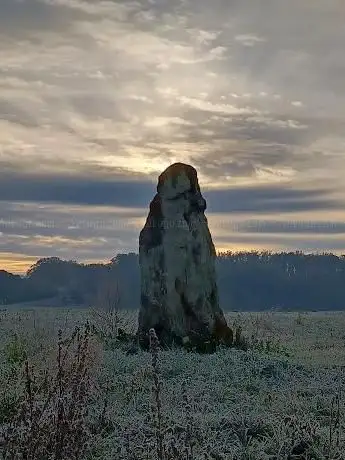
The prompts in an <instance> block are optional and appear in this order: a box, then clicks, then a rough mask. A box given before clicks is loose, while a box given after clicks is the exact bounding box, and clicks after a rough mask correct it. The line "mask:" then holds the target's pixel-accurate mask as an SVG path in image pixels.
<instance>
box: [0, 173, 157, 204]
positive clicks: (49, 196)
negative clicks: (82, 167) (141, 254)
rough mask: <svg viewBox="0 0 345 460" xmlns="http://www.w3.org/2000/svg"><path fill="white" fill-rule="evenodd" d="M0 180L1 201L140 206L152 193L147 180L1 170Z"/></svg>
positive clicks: (152, 188) (145, 202)
mask: <svg viewBox="0 0 345 460" xmlns="http://www.w3.org/2000/svg"><path fill="white" fill-rule="evenodd" d="M1 176H2V177H1ZM0 179H1V180H0V200H1V201H30V202H35V201H37V202H43V203H44V202H46V203H66V204H89V205H104V206H108V205H116V206H124V207H140V206H147V204H148V203H149V201H150V200H151V198H152V196H153V194H154V192H153V190H154V186H153V185H152V184H151V183H150V182H139V181H128V180H127V181H125V180H122V181H121V180H117V181H106V180H97V179H92V178H90V177H82V176H79V177H78V176H75V177H73V176H61V177H58V176H56V177H54V176H51V177H49V176H38V175H30V176H29V175H19V174H1V173H0Z"/></svg>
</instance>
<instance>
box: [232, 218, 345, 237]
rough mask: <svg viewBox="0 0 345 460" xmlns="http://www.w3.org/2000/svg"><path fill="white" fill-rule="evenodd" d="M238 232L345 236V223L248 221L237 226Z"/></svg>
mask: <svg viewBox="0 0 345 460" xmlns="http://www.w3.org/2000/svg"><path fill="white" fill-rule="evenodd" d="M236 230H237V231H238V232H243V233H273V234H281V233H288V234H309V235H344V234H345V222H337V221H329V222H322V221H310V222H308V221H303V220H301V221H296V220H288V221H275V220H246V221H243V222H240V223H239V224H238V225H236Z"/></svg>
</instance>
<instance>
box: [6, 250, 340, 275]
mask: <svg viewBox="0 0 345 460" xmlns="http://www.w3.org/2000/svg"><path fill="white" fill-rule="evenodd" d="M229 252H230V253H231V254H232V255H238V254H251V253H259V254H260V253H264V252H269V253H270V254H272V255H276V254H284V253H285V254H289V253H295V254H297V253H301V254H302V255H303V256H307V255H313V256H323V255H333V256H336V257H338V258H345V253H344V254H342V253H338V254H337V253H335V252H328V251H322V252H317V251H316V252H301V251H298V250H295V251H286V252H284V251H272V250H270V249H262V250H257V249H250V250H236V251H233V250H228V249H227V250H224V251H216V257H219V256H221V255H224V254H226V253H229ZM123 254H125V255H128V254H135V255H136V256H139V253H136V252H128V253H118V254H115V256H113V257H111V258H110V259H108V260H96V259H95V260H85V261H80V260H76V259H63V258H60V257H58V259H59V260H61V261H62V262H76V263H77V264H79V265H85V266H88V265H93V264H96V265H107V264H110V263H111V259H113V258H114V257H116V256H118V255H123ZM54 257H56V256H52V257H49V256H48V257H42V258H37V259H35V260H33V262H32V263H31V264H30V265H28V266H27V267H25V269H22V271H15V270H14V271H11V270H7V269H5V268H3V267H0V272H1V271H6V272H8V273H10V274H13V275H20V276H25V275H26V273H27V271H28V269H29V268H31V267H32V266H33V265H35V264H36V263H37V262H38V261H39V260H42V259H44V258H48V259H52V258H54Z"/></svg>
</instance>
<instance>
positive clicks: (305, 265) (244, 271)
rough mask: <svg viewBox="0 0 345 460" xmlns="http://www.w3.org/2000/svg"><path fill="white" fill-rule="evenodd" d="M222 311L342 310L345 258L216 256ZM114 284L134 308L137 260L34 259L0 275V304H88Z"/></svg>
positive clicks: (248, 253)
mask: <svg viewBox="0 0 345 460" xmlns="http://www.w3.org/2000/svg"><path fill="white" fill-rule="evenodd" d="M216 271H217V278H218V288H219V297H220V305H221V307H222V308H223V310H238V311H257V310H267V309H272V308H275V309H279V310H342V309H345V255H342V256H337V255H335V254H331V253H321V254H304V253H303V252H300V251H296V252H280V253H273V252H270V251H246V252H231V251H228V252H221V253H218V254H217V258H216ZM107 283H108V284H113V283H117V284H118V286H119V287H120V290H121V303H122V307H123V308H126V309H137V308H138V307H139V304H140V272H139V256H138V254H135V253H128V254H118V255H117V256H116V257H114V258H113V259H111V260H110V261H109V263H107V264H81V263H78V262H76V261H74V260H69V261H66V260H62V259H59V258H57V257H50V258H43V259H39V260H38V261H37V262H36V263H35V264H34V265H32V266H31V267H30V268H29V270H28V271H27V272H26V273H25V275H24V276H19V275H13V274H11V273H8V272H6V271H4V270H2V271H0V303H1V304H3V305H6V304H11V303H21V302H28V301H39V300H41V299H55V304H56V305H83V306H88V305H90V304H92V302H94V299H95V298H97V295H98V294H99V291H100V289H103V288H104V286H105V285H106V284H107Z"/></svg>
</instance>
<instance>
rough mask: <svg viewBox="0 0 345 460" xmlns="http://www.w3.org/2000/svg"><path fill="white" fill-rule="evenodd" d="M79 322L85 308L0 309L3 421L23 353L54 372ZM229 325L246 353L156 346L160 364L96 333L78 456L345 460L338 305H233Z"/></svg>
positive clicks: (17, 386)
mask: <svg viewBox="0 0 345 460" xmlns="http://www.w3.org/2000/svg"><path fill="white" fill-rule="evenodd" d="M88 319H89V320H90V321H91V322H92V321H93V316H92V314H91V312H89V311H86V310H72V309H70V310H67V309H66V310H64V309H61V310H56V309H40V308H37V309H31V310H19V309H11V308H8V309H7V310H6V311H1V312H0V365H1V372H0V425H2V427H4V426H5V425H6V424H8V423H9V422H10V420H11V418H13V417H14V416H15V413H16V408H17V406H18V405H19V404H20V395H22V394H23V379H22V377H21V369H22V368H23V366H24V363H25V360H26V359H28V361H29V362H30V363H32V365H33V366H34V367H35V368H36V369H37V372H38V373H39V372H41V373H42V375H43V372H44V370H45V369H46V368H47V367H48V368H50V369H53V368H54V366H56V364H55V363H56V348H57V340H58V330H59V329H60V328H61V329H62V330H63V331H64V334H65V335H66V336H68V334H70V333H72V331H73V329H74V327H75V325H80V326H81V325H83V324H84V323H85V321H86V320H88ZM228 321H229V324H230V325H231V324H235V325H241V327H242V330H243V333H244V335H245V336H247V338H248V340H249V342H250V343H251V344H252V346H251V348H250V349H249V350H248V351H241V350H235V349H230V350H229V349H222V350H219V351H218V352H217V353H215V354H211V355H199V354H193V353H187V352H185V351H182V350H171V351H164V352H162V351H159V352H158V361H157V367H155V356H156V355H155V354H153V356H152V354H150V353H145V352H139V353H138V354H134V355H131V354H126V352H125V351H124V350H121V349H119V348H115V349H113V350H110V349H106V348H105V347H103V345H102V343H99V342H97V340H96V339H94V341H93V345H92V350H93V352H92V353H91V354H90V358H89V362H88V371H89V372H90V373H91V374H92V376H93V379H94V381H95V382H96V383H94V386H93V388H92V391H90V398H89V399H88V404H89V405H90V407H89V413H88V415H87V417H86V418H85V420H84V422H83V423H85V425H87V426H88V433H90V436H91V437H92V442H91V443H90V447H89V449H88V453H87V454H85V455H84V457H82V458H83V460H84V459H85V460H93V459H104V460H107V459H118V460H143V459H152V460H154V459H158V460H161V458H164V459H165V460H182V459H183V460H191V459H193V460H194V459H195V460H199V459H227V460H235V459H236V460H251V459H252V460H264V459H267V460H268V459H272V460H273V459H275V460H280V459H281V460H292V459H320V460H321V459H329V460H330V459H339V460H341V459H345V439H344V428H345V414H344V409H345V407H344V399H343V392H344V390H345V388H344V386H345V375H344V369H345V313H329V312H327V313H300V314H297V313H280V312H265V313H230V314H229V315H228ZM135 323H136V316H135V314H133V327H135ZM153 365H154V366H153ZM160 404H161V406H162V407H161V415H160V416H159V417H158V413H159V411H160V408H159V405H160ZM97 423H98V424H99V425H100V426H102V429H101V430H96V429H94V427H95V425H97ZM90 427H91V428H90ZM92 427H93V428H92ZM157 443H158V447H159V446H160V447H161V450H159V449H157ZM162 452H163V453H162ZM160 455H161V456H162V455H164V457H160ZM16 458H20V457H16ZM47 458H48V457H47ZM49 458H58V457H49ZM62 458H65V457H62ZM70 458H81V457H72V456H70ZM66 459H67V457H66Z"/></svg>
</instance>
